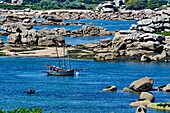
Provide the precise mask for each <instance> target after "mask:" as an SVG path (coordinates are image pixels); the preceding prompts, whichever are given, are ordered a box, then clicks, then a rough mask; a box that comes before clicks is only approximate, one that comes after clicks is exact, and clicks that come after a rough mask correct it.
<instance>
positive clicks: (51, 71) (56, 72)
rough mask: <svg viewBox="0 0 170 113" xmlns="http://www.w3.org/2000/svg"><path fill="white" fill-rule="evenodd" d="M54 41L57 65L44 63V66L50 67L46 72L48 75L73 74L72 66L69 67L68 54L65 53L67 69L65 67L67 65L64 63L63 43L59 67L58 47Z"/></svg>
mask: <svg viewBox="0 0 170 113" xmlns="http://www.w3.org/2000/svg"><path fill="white" fill-rule="evenodd" d="M54 43H55V44H56V53H57V59H58V66H53V65H50V64H46V66H47V67H49V68H50V69H49V70H47V71H46V72H47V73H48V75H53V76H74V68H71V63H70V58H69V54H67V55H68V64H69V69H66V68H67V67H66V64H65V44H63V67H62V68H61V66H60V58H59V55H58V49H57V47H58V46H57V45H58V42H57V41H54Z"/></svg>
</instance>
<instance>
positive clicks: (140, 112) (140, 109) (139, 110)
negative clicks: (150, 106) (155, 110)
mask: <svg viewBox="0 0 170 113" xmlns="http://www.w3.org/2000/svg"><path fill="white" fill-rule="evenodd" d="M136 113H146V107H145V106H143V105H140V106H139V107H137V109H136Z"/></svg>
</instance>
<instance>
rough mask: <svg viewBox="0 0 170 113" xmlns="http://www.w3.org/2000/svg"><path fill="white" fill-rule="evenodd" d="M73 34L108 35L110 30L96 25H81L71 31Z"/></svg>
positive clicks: (110, 33)
mask: <svg viewBox="0 0 170 113" xmlns="http://www.w3.org/2000/svg"><path fill="white" fill-rule="evenodd" d="M72 35H73V36H109V35H112V32H109V31H107V30H106V29H104V28H101V27H98V26H89V25H86V26H83V27H82V28H81V29H79V30H74V31H72Z"/></svg>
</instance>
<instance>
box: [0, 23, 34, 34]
mask: <svg viewBox="0 0 170 113" xmlns="http://www.w3.org/2000/svg"><path fill="white" fill-rule="evenodd" d="M32 28H33V25H32V24H21V23H12V24H11V23H10V24H4V25H2V26H1V29H3V30H5V31H6V32H10V33H16V32H20V33H21V32H22V31H24V30H30V29H32Z"/></svg>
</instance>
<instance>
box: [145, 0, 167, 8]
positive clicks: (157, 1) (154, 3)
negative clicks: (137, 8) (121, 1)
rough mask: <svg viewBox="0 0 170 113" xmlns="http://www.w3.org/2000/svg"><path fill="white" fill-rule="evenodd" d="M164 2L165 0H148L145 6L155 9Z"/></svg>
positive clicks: (165, 2)
mask: <svg viewBox="0 0 170 113" xmlns="http://www.w3.org/2000/svg"><path fill="white" fill-rule="evenodd" d="M165 4H167V1H164V0H148V2H147V5H146V8H149V9H155V8H158V7H160V6H162V5H165Z"/></svg>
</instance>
